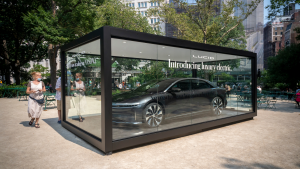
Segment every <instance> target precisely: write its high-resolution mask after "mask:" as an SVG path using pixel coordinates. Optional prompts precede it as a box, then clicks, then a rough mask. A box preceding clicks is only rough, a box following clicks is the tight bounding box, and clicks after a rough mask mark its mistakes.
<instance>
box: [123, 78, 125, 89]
mask: <svg viewBox="0 0 300 169" xmlns="http://www.w3.org/2000/svg"><path fill="white" fill-rule="evenodd" d="M122 89H125V81H124V80H123V81H122Z"/></svg>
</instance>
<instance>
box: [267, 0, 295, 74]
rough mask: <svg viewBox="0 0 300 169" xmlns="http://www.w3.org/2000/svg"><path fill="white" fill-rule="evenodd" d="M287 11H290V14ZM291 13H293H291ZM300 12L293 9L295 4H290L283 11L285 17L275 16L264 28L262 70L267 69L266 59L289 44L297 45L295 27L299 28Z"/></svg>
mask: <svg viewBox="0 0 300 169" xmlns="http://www.w3.org/2000/svg"><path fill="white" fill-rule="evenodd" d="M287 9H291V10H290V12H289V11H288V10H287ZM292 12H293V13H292ZM299 13H300V10H299V9H295V4H290V5H289V8H287V7H286V8H285V9H284V14H288V15H285V16H277V17H276V18H274V19H273V20H272V21H269V22H268V23H266V24H265V26H264V69H267V68H268V65H267V60H268V57H272V56H275V55H276V53H277V52H278V51H279V50H280V49H283V48H284V47H285V46H288V45H290V44H291V43H299V42H297V40H296V36H297V33H296V31H294V29H295V28H296V27H300V22H299V21H300V17H299Z"/></svg>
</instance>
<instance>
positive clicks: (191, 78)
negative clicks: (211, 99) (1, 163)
mask: <svg viewBox="0 0 300 169" xmlns="http://www.w3.org/2000/svg"><path fill="white" fill-rule="evenodd" d="M181 80H202V81H205V82H207V83H209V84H210V85H212V86H213V87H216V86H215V85H214V84H213V83H211V82H210V81H208V80H206V79H201V78H195V77H194V78H193V77H188V78H168V79H161V80H160V81H171V82H172V83H175V82H178V81H181Z"/></svg>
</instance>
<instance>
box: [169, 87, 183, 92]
mask: <svg viewBox="0 0 300 169" xmlns="http://www.w3.org/2000/svg"><path fill="white" fill-rule="evenodd" d="M180 91H181V89H180V88H178V87H173V88H171V90H170V92H180Z"/></svg>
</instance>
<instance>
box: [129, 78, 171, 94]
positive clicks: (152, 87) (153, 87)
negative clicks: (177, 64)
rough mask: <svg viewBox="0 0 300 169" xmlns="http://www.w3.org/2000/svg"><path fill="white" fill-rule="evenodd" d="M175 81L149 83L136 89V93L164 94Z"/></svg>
mask: <svg viewBox="0 0 300 169" xmlns="http://www.w3.org/2000/svg"><path fill="white" fill-rule="evenodd" d="M174 81H175V79H166V80H158V81H157V80H153V81H149V82H147V83H145V84H143V85H141V86H140V87H138V88H136V89H135V90H134V91H137V92H162V91H164V90H165V89H166V88H167V87H168V86H170V84H172V83H173V82H174Z"/></svg>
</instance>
